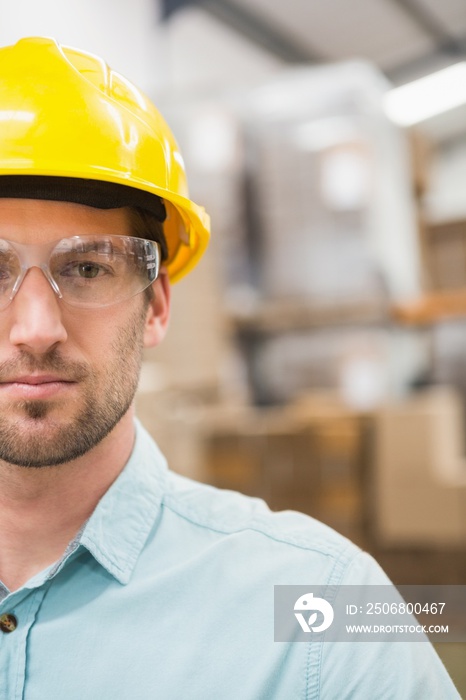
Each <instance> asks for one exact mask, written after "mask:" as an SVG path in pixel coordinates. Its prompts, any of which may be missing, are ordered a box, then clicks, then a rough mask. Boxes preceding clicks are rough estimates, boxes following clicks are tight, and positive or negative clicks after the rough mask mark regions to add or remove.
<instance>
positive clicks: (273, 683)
mask: <svg viewBox="0 0 466 700" xmlns="http://www.w3.org/2000/svg"><path fill="white" fill-rule="evenodd" d="M343 583H344V584H367V583H371V584H386V583H387V579H386V577H385V575H384V574H383V572H382V571H381V570H380V568H379V567H378V566H377V564H376V563H375V562H374V561H373V560H372V559H371V558H370V557H369V556H367V555H366V554H364V553H362V552H361V551H360V550H359V549H358V548H357V547H356V546H354V545H353V544H351V543H350V542H348V540H346V539H344V538H343V537H341V536H340V535H338V534H336V533H335V532H333V531H332V530H330V529H329V528H327V527H325V526H324V525H322V524H320V523H318V522H316V521H315V520H313V519H311V518H309V517H307V516H304V515H301V514H298V513H292V512H284V513H271V512H270V511H269V510H268V509H267V507H266V506H265V505H264V504H263V503H262V502H261V501H258V500H256V499H251V498H247V497H245V496H242V495H239V494H236V493H232V492H228V491H217V490H216V489H214V488H211V487H209V486H205V485H201V484H197V483H194V482H191V481H189V480H187V479H185V478H183V477H180V476H177V475H175V474H173V473H171V472H170V471H168V469H167V467H166V464H165V460H164V458H163V457H162V455H161V454H160V452H159V451H158V449H157V447H156V446H155V444H154V443H153V441H152V440H151V438H150V437H149V435H148V434H147V433H146V432H145V430H144V429H143V428H141V426H140V425H137V436H136V443H135V447H134V450H133V454H132V456H131V458H130V460H129V462H128V464H127V465H126V467H125V469H124V471H123V472H122V473H121V474H120V476H119V477H118V479H117V480H116V481H115V483H114V484H113V485H112V486H111V487H110V489H109V490H108V491H107V493H106V494H105V495H104V497H103V498H102V499H101V501H100V502H99V504H98V506H97V508H96V509H95V511H94V513H93V515H92V516H91V518H90V519H89V520H88V522H87V523H86V525H85V527H84V528H83V530H82V532H81V533H80V535H79V537H78V538H77V539H76V540H75V541H74V542H73V543H71V544H70V546H69V547H68V548H67V551H66V552H65V555H64V556H63V558H62V559H61V560H60V562H58V564H56V565H54V566H52V567H49V568H48V569H47V570H46V571H43V572H42V573H40V574H38V575H37V576H35V577H34V578H32V579H31V580H30V581H28V583H26V584H25V585H24V586H23V587H22V588H21V589H20V590H18V591H16V592H14V593H9V592H8V591H6V590H5V589H4V588H3V599H2V601H1V604H0V615H1V614H4V613H9V614H13V615H15V616H16V618H17V621H18V626H17V628H16V630H15V631H13V632H11V633H1V632H0V698H1V700H20V699H21V700H94V699H95V700H151V699H154V700H155V699H157V700H275V699H276V700H294V699H296V700H298V699H299V700H305V699H306V700H307V699H310V698H322V699H324V700H344V699H345V698H351V699H352V700H355V699H356V700H377V699H379V698H380V699H382V698H384V699H388V698H396V699H397V700H410V699H414V698H418V699H419V700H431V699H432V700H448V699H449V698H459V695H458V693H457V692H456V690H455V689H454V687H453V685H452V683H451V681H450V679H449V677H448V675H447V673H446V671H445V670H444V668H443V666H442V665H441V663H440V661H439V659H438V657H437V656H436V654H435V652H434V650H433V648H432V647H431V646H430V644H427V643H416V644H406V643H391V644H387V643H385V644H384V643H367V644H361V643H353V644H351V643H336V644H328V643H327V644H321V643H319V644H313V643H309V644H308V643H278V642H274V629H273V592H274V584H305V585H310V584H330V585H338V584H343Z"/></svg>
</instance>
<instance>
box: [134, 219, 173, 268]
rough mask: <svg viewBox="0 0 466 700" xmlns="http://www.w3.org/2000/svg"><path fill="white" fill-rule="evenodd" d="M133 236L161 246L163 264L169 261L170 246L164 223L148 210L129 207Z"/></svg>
mask: <svg viewBox="0 0 466 700" xmlns="http://www.w3.org/2000/svg"><path fill="white" fill-rule="evenodd" d="M128 209H129V224H130V229H131V235H132V236H134V237H135V238H146V239H147V240H149V241H155V242H156V243H158V244H159V245H160V251H161V257H162V262H166V261H167V259H168V245H167V240H166V238H165V233H164V230H163V222H162V221H159V219H157V217H156V216H155V215H154V214H152V213H151V212H150V211H147V209H142V208H141V207H131V206H130V207H128Z"/></svg>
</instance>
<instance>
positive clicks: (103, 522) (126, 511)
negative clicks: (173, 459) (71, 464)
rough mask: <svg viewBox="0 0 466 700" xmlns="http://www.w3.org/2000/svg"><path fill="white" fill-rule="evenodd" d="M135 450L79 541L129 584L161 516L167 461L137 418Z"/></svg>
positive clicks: (118, 578) (100, 561)
mask: <svg viewBox="0 0 466 700" xmlns="http://www.w3.org/2000/svg"><path fill="white" fill-rule="evenodd" d="M135 427H136V439H135V443H134V448H133V452H132V453H131V457H130V458H129V460H128V462H127V464H126V466H125V468H124V469H123V471H122V472H121V474H120V475H119V476H118V478H117V479H116V481H114V483H113V484H112V485H111V486H110V488H109V489H108V491H107V492H106V493H105V495H104V496H103V497H102V498H101V499H100V501H99V503H98V505H97V507H96V509H95V511H94V512H93V514H92V515H91V517H90V518H89V520H88V521H87V523H86V525H85V527H84V530H83V532H82V534H81V537H80V544H81V545H83V546H84V547H86V549H88V550H89V552H90V553H91V554H92V556H93V557H94V558H95V559H96V560H97V561H98V562H99V563H100V564H101V565H102V566H103V567H104V568H105V569H106V570H107V571H108V572H109V573H110V574H111V575H112V576H114V577H115V578H116V579H117V580H118V581H119V582H120V583H123V584H125V583H128V581H129V580H130V578H131V574H132V572H133V569H134V567H135V565H136V562H137V560H138V557H139V555H140V553H141V551H142V549H143V547H144V544H145V542H146V540H147V537H148V536H149V533H150V531H151V529H152V527H153V525H154V523H155V521H156V519H157V517H158V515H159V512H160V507H161V503H162V499H163V495H164V492H165V487H166V486H165V485H166V479H167V464H166V461H165V458H164V457H163V455H162V453H161V452H160V450H159V449H158V447H157V445H156V444H155V443H154V441H153V440H152V438H151V437H150V436H149V434H148V433H147V432H146V430H144V428H143V427H142V426H141V424H140V423H139V421H137V420H136V421H135Z"/></svg>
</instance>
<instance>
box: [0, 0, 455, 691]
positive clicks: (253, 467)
mask: <svg viewBox="0 0 466 700" xmlns="http://www.w3.org/2000/svg"><path fill="white" fill-rule="evenodd" d="M0 6H1V7H2V10H3V11H2V22H1V24H0V40H1V43H2V44H7V43H11V42H14V41H16V40H17V39H18V38H20V37H21V36H25V35H34V34H41V35H48V36H53V37H55V38H56V39H58V40H59V41H60V42H61V43H64V44H67V45H71V46H73V45H74V46H78V47H80V48H83V49H86V50H88V51H91V52H95V53H97V54H99V55H102V56H103V57H104V58H105V59H106V60H107V61H108V63H109V64H110V65H111V66H112V67H113V68H115V69H116V70H119V71H120V72H121V73H123V74H124V75H125V76H127V77H128V78H130V79H131V80H133V81H134V82H135V83H136V84H138V85H139V86H140V87H141V88H142V89H143V90H145V91H146V92H147V93H148V94H149V96H150V97H151V98H152V99H153V100H154V102H155V103H156V104H157V105H158V106H159V107H160V109H161V111H162V113H163V114H164V115H165V117H166V118H167V121H168V122H169V124H170V125H171V127H172V128H173V130H174V132H175V135H176V136H177V138H178V141H179V142H180V146H181V150H182V152H183V154H184V157H185V161H186V165H187V169H188V176H189V180H190V186H191V194H192V197H193V198H194V199H195V200H196V201H198V202H200V203H202V204H204V205H205V207H206V209H207V210H208V211H209V212H210V213H211V215H212V225H213V239H212V244H211V246H210V248H209V251H208V253H207V255H206V257H205V259H204V260H203V261H202V263H201V264H200V266H199V268H198V269H197V270H196V272H195V273H194V274H193V275H191V276H189V277H188V278H187V279H186V280H183V281H182V282H180V283H179V285H176V287H175V288H174V309H173V320H172V323H171V330H170V333H169V337H168V339H167V340H166V341H165V343H164V344H163V345H162V346H161V347H160V348H157V349H155V350H153V351H151V352H150V353H147V356H146V360H145V363H144V367H143V373H142V378H141V385H140V391H139V395H138V405H139V414H140V416H141V418H142V420H143V422H144V423H145V425H146V426H147V427H148V428H149V429H150V430H151V431H152V433H153V434H154V436H155V437H156V439H157V440H158V442H159V444H160V446H161V447H162V449H163V450H164V451H165V453H166V455H167V457H168V459H169V461H170V463H171V466H172V467H173V468H174V469H176V470H177V471H180V472H181V473H184V474H186V475H188V476H193V477H195V478H197V479H201V480H204V481H207V482H209V483H212V484H215V485H218V486H222V487H227V488H235V489H239V490H241V491H243V492H245V493H249V494H252V495H257V496H260V497H263V498H265V499H266V500H267V501H268V502H269V503H270V505H271V507H272V508H275V509H279V508H294V509H298V510H302V511H304V512H307V513H309V514H311V515H313V516H315V517H318V518H319V519H321V520H323V521H324V522H327V523H328V524H330V525H331V526H333V527H335V528H336V529H337V530H339V531H341V532H342V533H343V534H346V535H348V536H349V537H351V538H352V539H354V540H355V541H357V542H358V543H359V544H361V545H362V546H363V547H365V548H366V549H368V550H370V551H371V552H373V553H374V554H375V556H376V557H377V558H378V559H379V561H381V563H382V564H383V565H384V567H385V568H386V569H387V571H388V573H389V574H390V575H391V577H392V578H393V579H394V580H395V582H398V583H448V584H453V583H462V584H466V556H465V555H466V444H465V443H466V441H465V433H466V418H465V415H466V413H465V407H466V5H465V3H464V0H443V1H442V2H441V3H439V2H438V1H437V0H318V1H317V2H305V1H304V0H289V2H288V3H282V2H279V0H197V1H195V0H191V1H189V0H112V1H110V0H92V2H91V0H68V2H67V3H60V2H59V1H58V0H42V1H41V2H40V3H37V2H34V0H16V2H15V3H14V4H13V3H7V2H5V0H4V1H3V2H1V3H0ZM417 81H419V82H417ZM403 86H405V87H403ZM397 88H398V89H397ZM444 646H448V645H444ZM458 653H461V654H463V655H464V650H463V649H461V650H460V652H458ZM456 680H457V682H458V683H460V681H458V676H457V677H456ZM465 683H466V682H465Z"/></svg>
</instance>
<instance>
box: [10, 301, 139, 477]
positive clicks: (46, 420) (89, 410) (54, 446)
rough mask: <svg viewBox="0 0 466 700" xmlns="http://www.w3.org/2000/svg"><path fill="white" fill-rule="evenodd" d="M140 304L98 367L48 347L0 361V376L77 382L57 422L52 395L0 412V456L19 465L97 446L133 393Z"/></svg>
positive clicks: (59, 459) (50, 462)
mask: <svg viewBox="0 0 466 700" xmlns="http://www.w3.org/2000/svg"><path fill="white" fill-rule="evenodd" d="M146 308H147V307H145V308H144V312H143V313H141V310H140V309H139V311H138V313H137V314H134V315H133V317H132V318H131V319H130V322H129V323H128V324H127V325H126V327H125V328H122V329H120V333H119V334H118V339H117V340H116V341H115V342H114V343H113V344H112V348H111V351H112V352H111V356H112V358H113V359H112V360H111V361H110V360H107V365H106V367H105V369H104V370H102V371H99V370H94V369H92V368H91V367H89V366H88V365H87V364H85V363H78V362H70V361H67V360H65V359H63V358H62V357H61V355H60V354H59V351H58V350H52V351H50V352H49V353H47V354H46V355H43V356H42V357H41V358H36V357H34V356H31V355H29V354H27V353H25V352H22V353H21V357H20V358H19V359H18V360H16V361H9V362H5V363H3V364H2V365H0V378H1V377H2V376H12V375H20V374H24V372H25V371H26V372H34V371H36V372H44V373H45V372H47V373H49V372H51V373H56V374H58V375H59V376H61V377H63V376H64V377H66V378H69V379H70V380H72V381H76V382H78V386H79V387H81V389H82V390H81V391H80V395H79V402H80V403H81V407H80V408H79V409H78V410H77V413H76V414H75V415H74V416H73V417H71V418H69V419H68V421H61V420H60V417H59V414H58V417H57V418H54V417H53V413H54V412H55V414H57V413H58V411H59V408H58V406H57V405H56V404H55V402H54V401H53V400H50V401H42V400H24V401H22V402H20V404H19V405H18V402H15V403H12V405H11V410H10V407H7V408H6V410H5V412H4V414H0V460H2V461H4V462H7V463H9V464H13V465H16V466H21V467H36V468H38V467H46V466H55V465H59V464H65V463H66V462H71V461H72V460H75V459H77V458H78V457H81V456H82V455H84V454H86V452H88V451H89V450H91V449H92V448H94V447H95V446H96V445H98V444H99V443H100V442H101V441H102V440H103V439H104V438H105V437H106V436H107V435H108V434H109V433H110V432H111V431H112V430H113V428H114V427H115V426H116V425H117V423H118V422H119V421H120V420H121V418H122V417H123V416H124V415H125V413H126V412H127V411H128V409H129V407H130V406H131V403H132V401H133V398H134V395H135V393H136V389H137V385H138V380H139V372H140V367H141V362H142V353H143V329H144V321H145V317H146Z"/></svg>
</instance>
